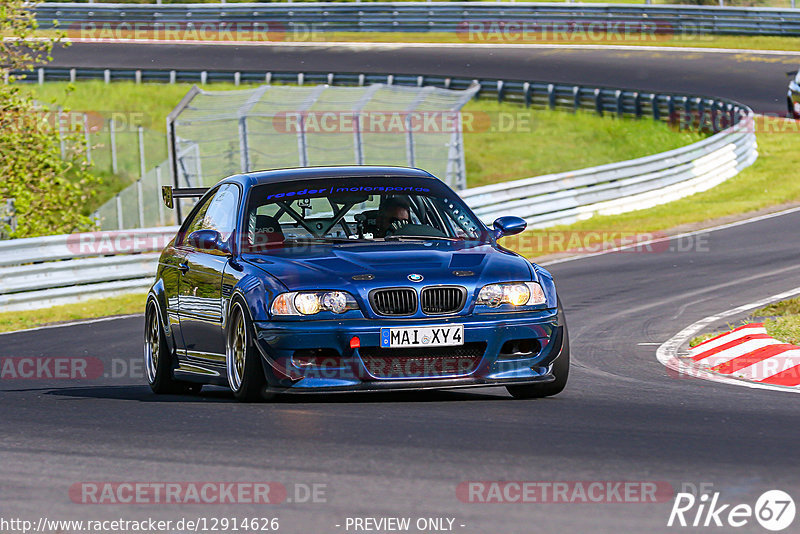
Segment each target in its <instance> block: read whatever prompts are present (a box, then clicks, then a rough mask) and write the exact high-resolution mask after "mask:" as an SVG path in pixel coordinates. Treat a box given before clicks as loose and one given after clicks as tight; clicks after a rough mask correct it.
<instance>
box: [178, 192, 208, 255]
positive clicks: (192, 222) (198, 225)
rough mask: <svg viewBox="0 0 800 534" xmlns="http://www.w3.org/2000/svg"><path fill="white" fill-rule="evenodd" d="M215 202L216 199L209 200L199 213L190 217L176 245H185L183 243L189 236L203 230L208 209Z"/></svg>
mask: <svg viewBox="0 0 800 534" xmlns="http://www.w3.org/2000/svg"><path fill="white" fill-rule="evenodd" d="M213 200H214V197H211V198H210V199H207V200H206V201H205V202H204V203H203V205H202V206H200V207H199V209H198V210H197V211H195V212H194V213H193V214H191V215H190V219H187V221H186V222H185V223H184V226H183V228H182V230H181V235H180V239H179V240H178V243H176V244H177V245H179V246H180V245H183V243H184V242H185V241H186V238H187V237H189V234H191V233H192V232H195V231H197V230H202V229H203V219H204V218H205V216H206V212H208V207H209V206H210V205H211V202H212V201H213Z"/></svg>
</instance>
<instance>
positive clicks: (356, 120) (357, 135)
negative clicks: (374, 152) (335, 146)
mask: <svg viewBox="0 0 800 534" xmlns="http://www.w3.org/2000/svg"><path fill="white" fill-rule="evenodd" d="M353 149H354V150H355V153H356V154H355V156H356V165H363V164H364V145H363V141H362V139H361V113H359V112H358V111H356V112H354V113H353Z"/></svg>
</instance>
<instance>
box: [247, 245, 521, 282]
mask: <svg viewBox="0 0 800 534" xmlns="http://www.w3.org/2000/svg"><path fill="white" fill-rule="evenodd" d="M242 259H243V260H244V261H247V262H248V263H250V264H252V265H254V266H256V267H258V268H259V269H261V270H263V271H264V272H266V273H269V274H270V275H272V276H274V277H275V278H277V279H278V280H280V281H281V282H282V283H283V284H284V285H285V286H286V287H287V288H288V289H289V290H291V291H295V290H301V289H343V290H350V291H351V292H353V293H361V292H362V291H363V290H364V289H369V288H372V287H389V286H409V285H414V282H411V281H410V280H409V275H411V274H417V275H422V277H423V280H422V281H421V285H431V284H459V285H464V286H467V287H470V286H471V287H476V286H482V285H484V284H486V283H491V282H498V281H514V280H520V281H522V280H531V279H532V278H531V277H533V280H536V275H535V273H534V271H533V269H532V268H531V265H530V263H529V262H528V261H527V260H526V259H525V258H522V257H521V256H518V255H517V254H514V253H513V252H509V251H507V250H505V249H502V248H500V247H497V246H494V245H490V244H486V243H469V242H462V241H444V240H442V241H424V242H388V243H386V242H379V243H352V244H350V243H342V244H322V245H310V246H309V245H306V246H296V247H283V248H276V249H273V250H271V251H269V253H268V254H266V253H265V254H245V255H243V256H242ZM367 275H369V276H367ZM354 277H356V278H355V279H354Z"/></svg>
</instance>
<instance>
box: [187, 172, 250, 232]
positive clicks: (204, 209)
mask: <svg viewBox="0 0 800 534" xmlns="http://www.w3.org/2000/svg"><path fill="white" fill-rule="evenodd" d="M238 207H239V188H238V187H237V186H236V185H234V184H225V185H223V186H222V187H220V188H219V189H218V190H217V192H216V193H215V194H214V195H213V196H212V197H211V198H210V199H209V200H206V201H205V203H204V204H203V205H202V206H201V207H200V209H198V210H197V211H196V212H195V213H194V215H193V216H192V218H191V220H190V221H189V222H188V224H187V225H186V226H185V230H184V232H183V234H182V236H181V240H180V241H181V242H180V244H183V242H184V241H185V239H186V237H187V236H189V235H190V234H191V233H192V232H196V231H197V230H216V231H217V232H219V233H220V235H221V236H222V239H224V240H225V239H228V238H229V237H230V235H231V234H232V233H233V232H234V231H235V230H236V213H237V209H238Z"/></svg>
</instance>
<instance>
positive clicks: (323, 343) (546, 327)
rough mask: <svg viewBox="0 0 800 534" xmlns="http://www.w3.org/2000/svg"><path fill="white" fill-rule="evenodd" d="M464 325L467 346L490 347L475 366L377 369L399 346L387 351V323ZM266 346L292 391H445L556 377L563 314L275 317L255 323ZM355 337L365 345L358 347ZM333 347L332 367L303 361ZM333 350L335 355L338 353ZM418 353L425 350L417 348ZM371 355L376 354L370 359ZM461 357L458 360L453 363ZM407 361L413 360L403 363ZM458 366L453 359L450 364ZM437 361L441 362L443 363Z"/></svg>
mask: <svg viewBox="0 0 800 534" xmlns="http://www.w3.org/2000/svg"><path fill="white" fill-rule="evenodd" d="M455 324H462V325H463V326H464V343H465V347H466V346H484V344H485V349H484V350H483V351H482V354H480V356H478V357H476V359H475V362H477V363H474V364H471V365H470V366H469V367H468V368H462V367H460V366H459V365H456V364H455V363H453V364H452V367H450V368H448V367H447V365H448V363H447V362H445V363H444V364H442V366H440V367H436V369H435V372H431V371H432V367H428V366H427V365H423V364H421V363H420V362H419V361H417V362H411V363H418V364H419V365H411V366H407V367H406V368H405V370H404V372H402V373H401V374H400V375H397V376H391V377H388V376H385V375H380V374H376V373H375V372H374V369H375V368H374V367H373V366H372V364H369V363H365V362H374V359H370V358H372V357H374V355H376V354H377V355H378V357H383V355H384V354H386V357H385V358H386V359H388V360H389V361H390V362H392V361H393V360H394V356H393V354H396V353H395V352H394V351H393V349H380V348H378V347H379V346H380V332H381V328H386V327H393V328H402V327H415V326H417V327H422V326H433V325H436V326H439V325H455ZM255 330H256V338H257V344H258V348H259V351H260V352H261V354H262V356H263V360H264V364H265V365H264V367H265V372H266V374H267V378H268V387H269V389H270V390H273V391H279V392H286V393H315V392H324V393H328V392H351V391H387V390H402V389H441V388H459V387H479V386H496V385H509V384H527V383H537V382H550V381H552V380H553V376H552V375H551V374H550V369H551V367H552V363H553V361H554V360H555V358H556V357H558V355H559V354H560V353H561V349H562V346H563V342H564V340H563V331H564V329H563V318H562V317H561V316H560V314H559V313H558V312H557V310H556V309H549V310H541V311H535V312H524V313H520V312H518V313H506V314H476V315H467V316H459V317H447V318H443V317H438V318H426V319H386V320H374V319H350V320H346V321H328V320H323V321H313V320H309V321H273V322H257V323H255ZM353 338H358V344H359V345H360V347H356V348H351V342H352V340H353ZM531 339H535V340H536V341H537V344H538V348H537V350H536V351H529V352H527V353H522V354H515V355H511V356H509V355H508V354H501V348H502V347H503V346H504V344H506V342H507V341H513V340H531ZM315 349H326V350H328V351H329V353H333V352H337V353H338V354H339V358H338V359H336V360H330V361H328V364H327V365H326V366H314V365H312V366H302V365H297V362H298V360H297V354H299V353H301V352H302V351H305V350H315ZM332 351H333V352H332ZM428 351H429V352H430V356H427V355H426V356H423V357H422V358H418V360H420V361H421V360H424V361H425V362H426V363H430V362H432V361H434V360H437V358H438V356H437V355H438V354H444V356H442V359H445V360H446V359H447V358H448V356H447V355H446V354H448V351H447V350H437V348H434V347H431V348H429V349H428V348H426V349H425V350H424V351H420V352H421V353H423V354H427V353H428ZM418 353H419V352H418ZM364 354H369V355H372V356H364ZM453 361H455V360H453ZM403 362H405V363H406V364H408V360H403ZM451 363H452V362H451ZM437 365H438V364H437Z"/></svg>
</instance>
